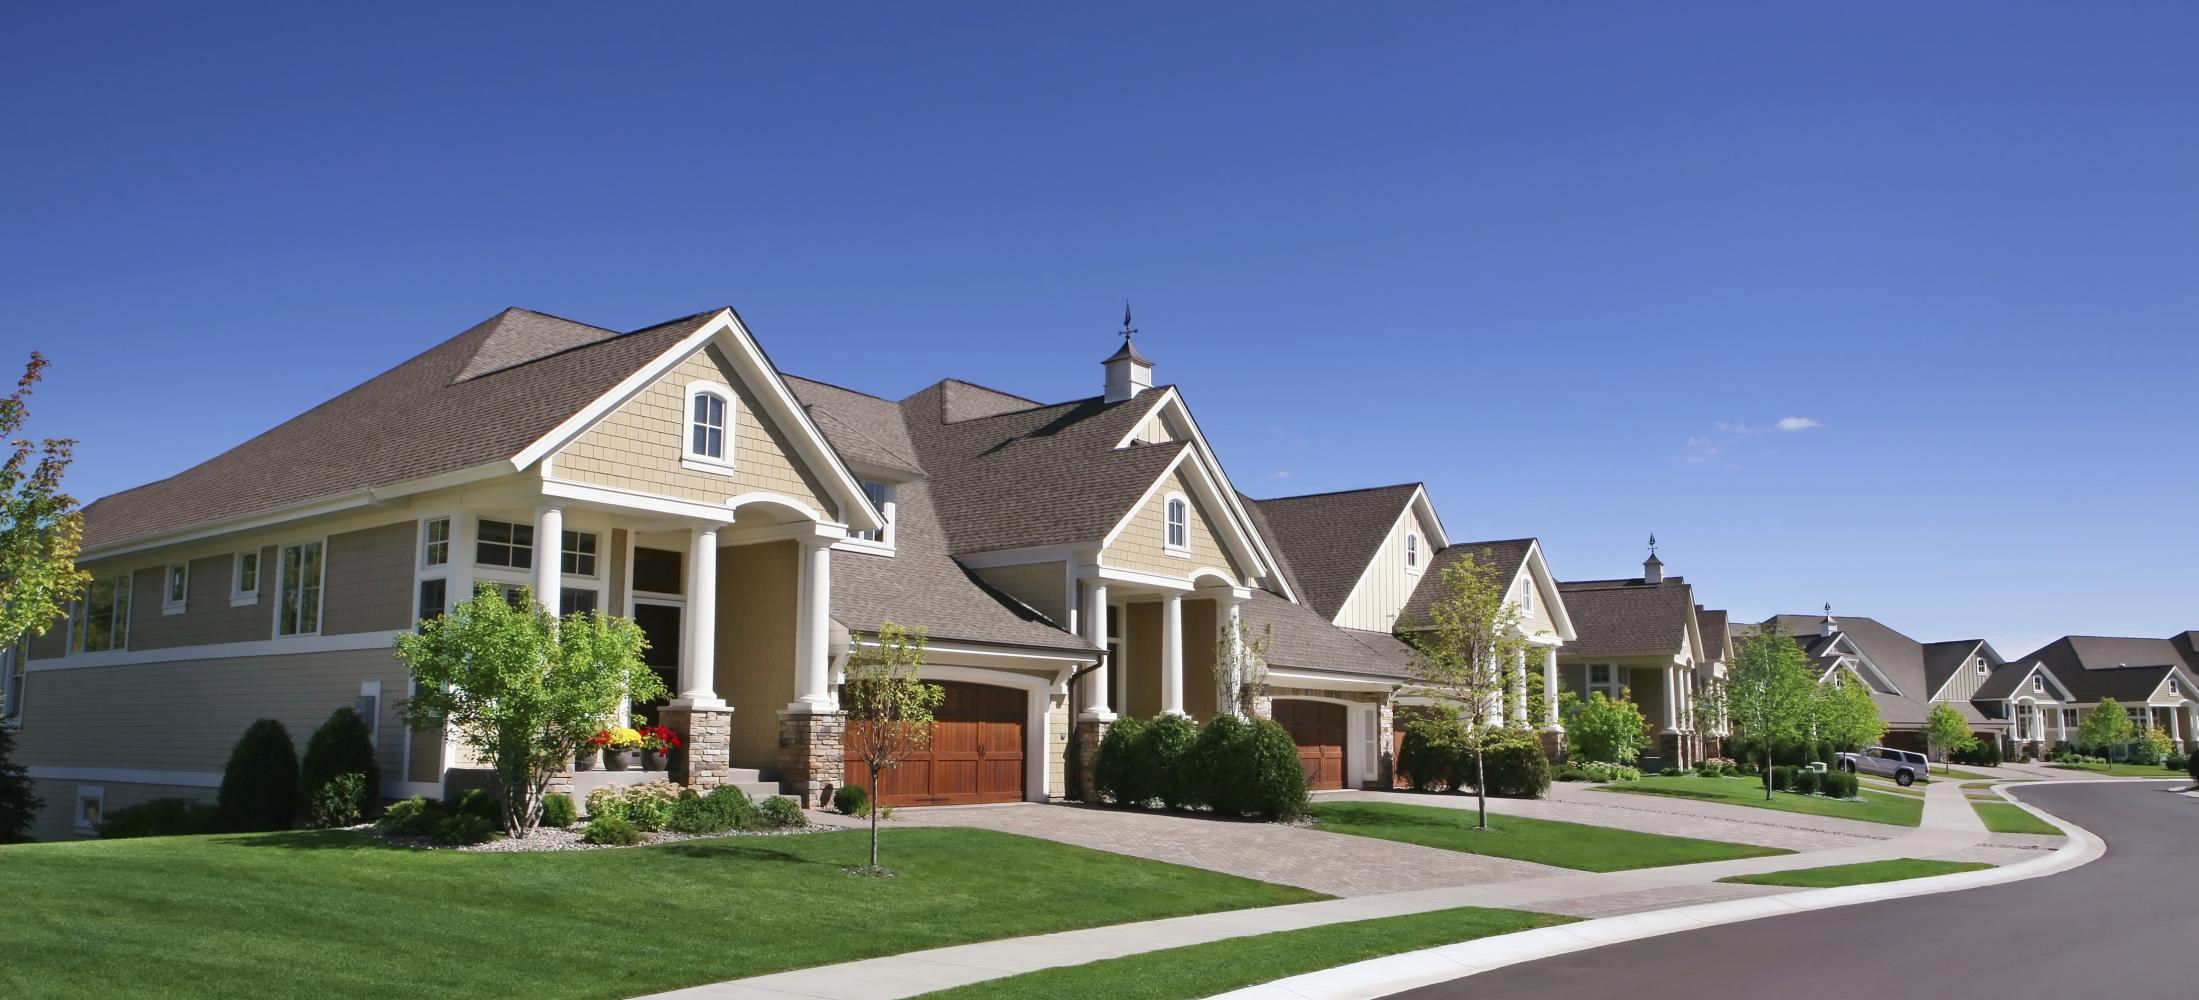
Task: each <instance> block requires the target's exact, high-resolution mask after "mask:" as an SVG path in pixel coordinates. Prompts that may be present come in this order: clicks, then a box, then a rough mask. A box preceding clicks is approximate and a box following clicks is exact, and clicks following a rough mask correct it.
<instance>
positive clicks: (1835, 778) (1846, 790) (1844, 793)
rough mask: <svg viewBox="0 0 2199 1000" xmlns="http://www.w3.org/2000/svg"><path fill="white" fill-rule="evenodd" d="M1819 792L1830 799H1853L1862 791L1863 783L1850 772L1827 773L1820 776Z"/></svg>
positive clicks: (1818, 782) (1818, 781) (1818, 780)
mask: <svg viewBox="0 0 2199 1000" xmlns="http://www.w3.org/2000/svg"><path fill="white" fill-rule="evenodd" d="M1817 787H1818V791H1819V792H1820V793H1822V794H1823V795H1824V796H1825V797H1826V798H1829V799H1852V798H1855V797H1856V793H1857V792H1859V791H1861V790H1862V783H1861V782H1860V781H1857V780H1856V776H1855V775H1854V774H1853V773H1851V772H1848V771H1827V772H1825V773H1824V774H1821V775H1819V776H1818V779H1817Z"/></svg>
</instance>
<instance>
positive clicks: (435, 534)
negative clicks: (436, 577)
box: [420, 517, 450, 566]
mask: <svg viewBox="0 0 2199 1000" xmlns="http://www.w3.org/2000/svg"><path fill="white" fill-rule="evenodd" d="M448 562H450V518H447V517H438V518H433V519H431V520H429V521H428V522H427V523H426V524H425V525H422V526H421V529H420V565H422V566H441V565H443V564H445V563H448Z"/></svg>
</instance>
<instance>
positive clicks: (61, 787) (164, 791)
mask: <svg viewBox="0 0 2199 1000" xmlns="http://www.w3.org/2000/svg"><path fill="white" fill-rule="evenodd" d="M31 787H32V788H33V789H35V794H36V795H37V796H38V797H39V798H41V799H44V800H45V803H46V804H45V808H43V809H40V810H39V812H38V818H37V819H36V820H35V821H33V822H32V824H31V839H33V840H39V841H46V842H52V841H57V840H83V839H87V838H89V837H91V836H92V835H91V834H87V833H78V832H77V830H76V792H77V789H79V788H97V789H99V790H100V793H101V794H100V808H101V809H102V810H104V811H105V814H107V815H112V814H113V813H114V812H115V811H116V810H118V809H127V808H129V807H131V806H135V805H142V804H144V803H146V802H149V801H152V800H153V799H191V800H193V801H196V802H212V801H214V789H211V788H199V787H196V786H188V785H140V784H135V783H125V782H120V781H78V780H75V779H73V778H71V779H66V780H60V779H53V778H42V779H37V780H34V781H32V782H31Z"/></svg>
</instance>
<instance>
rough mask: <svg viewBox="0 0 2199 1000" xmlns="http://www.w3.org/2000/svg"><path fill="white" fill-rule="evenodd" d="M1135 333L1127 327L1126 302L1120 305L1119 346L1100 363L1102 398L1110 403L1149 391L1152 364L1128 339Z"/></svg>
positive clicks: (1128, 323) (1151, 386)
mask: <svg viewBox="0 0 2199 1000" xmlns="http://www.w3.org/2000/svg"><path fill="white" fill-rule="evenodd" d="M1137 332H1138V331H1137V330H1136V329H1134V328H1132V327H1131V325H1130V303H1128V302H1124V303H1123V304H1122V347H1121V349H1119V350H1117V351H1116V352H1115V353H1113V354H1111V355H1109V356H1108V358H1107V360H1105V361H1102V362H1100V367H1101V368H1102V369H1104V370H1105V371H1106V372H1107V393H1106V398H1107V401H1108V402H1110V403H1120V402H1122V401H1123V400H1126V399H1131V398H1134V397H1136V396H1137V394H1138V393H1141V392H1144V391H1145V390H1147V389H1151V388H1153V362H1151V361H1149V360H1147V359H1146V357H1145V355H1143V354H1140V353H1138V348H1137V345H1135V344H1132V343H1131V342H1130V338H1131V336H1132V335H1133V334H1136V333H1137Z"/></svg>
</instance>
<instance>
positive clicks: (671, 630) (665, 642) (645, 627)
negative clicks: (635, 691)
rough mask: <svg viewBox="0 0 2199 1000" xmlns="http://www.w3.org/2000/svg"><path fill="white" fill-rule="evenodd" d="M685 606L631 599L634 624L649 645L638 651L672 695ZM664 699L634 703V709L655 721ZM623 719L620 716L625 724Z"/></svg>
mask: <svg viewBox="0 0 2199 1000" xmlns="http://www.w3.org/2000/svg"><path fill="white" fill-rule="evenodd" d="M685 610H686V609H684V608H682V607H680V606H679V605H677V604H648V603H644V602H641V601H636V602H634V624H636V625H639V626H641V637H642V638H643V639H645V640H647V641H648V643H649V648H647V649H644V650H642V651H641V662H642V663H644V664H647V665H648V667H649V669H650V670H651V671H653V672H654V673H655V674H656V675H657V679H659V680H662V681H663V682H664V689H665V690H666V691H669V692H671V693H673V694H678V693H679V692H680V616H681V614H682V613H683V612H684V611H685ZM664 702H665V700H664V699H659V700H657V701H653V702H650V703H648V704H646V705H635V706H634V711H635V712H636V713H638V714H640V715H641V716H642V717H643V718H646V719H648V720H649V724H650V725H652V726H654V725H656V724H657V709H658V708H659V707H661V706H662V705H663V704H664ZM625 722H626V720H624V719H620V720H619V723H620V724H621V725H624V724H625Z"/></svg>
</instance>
